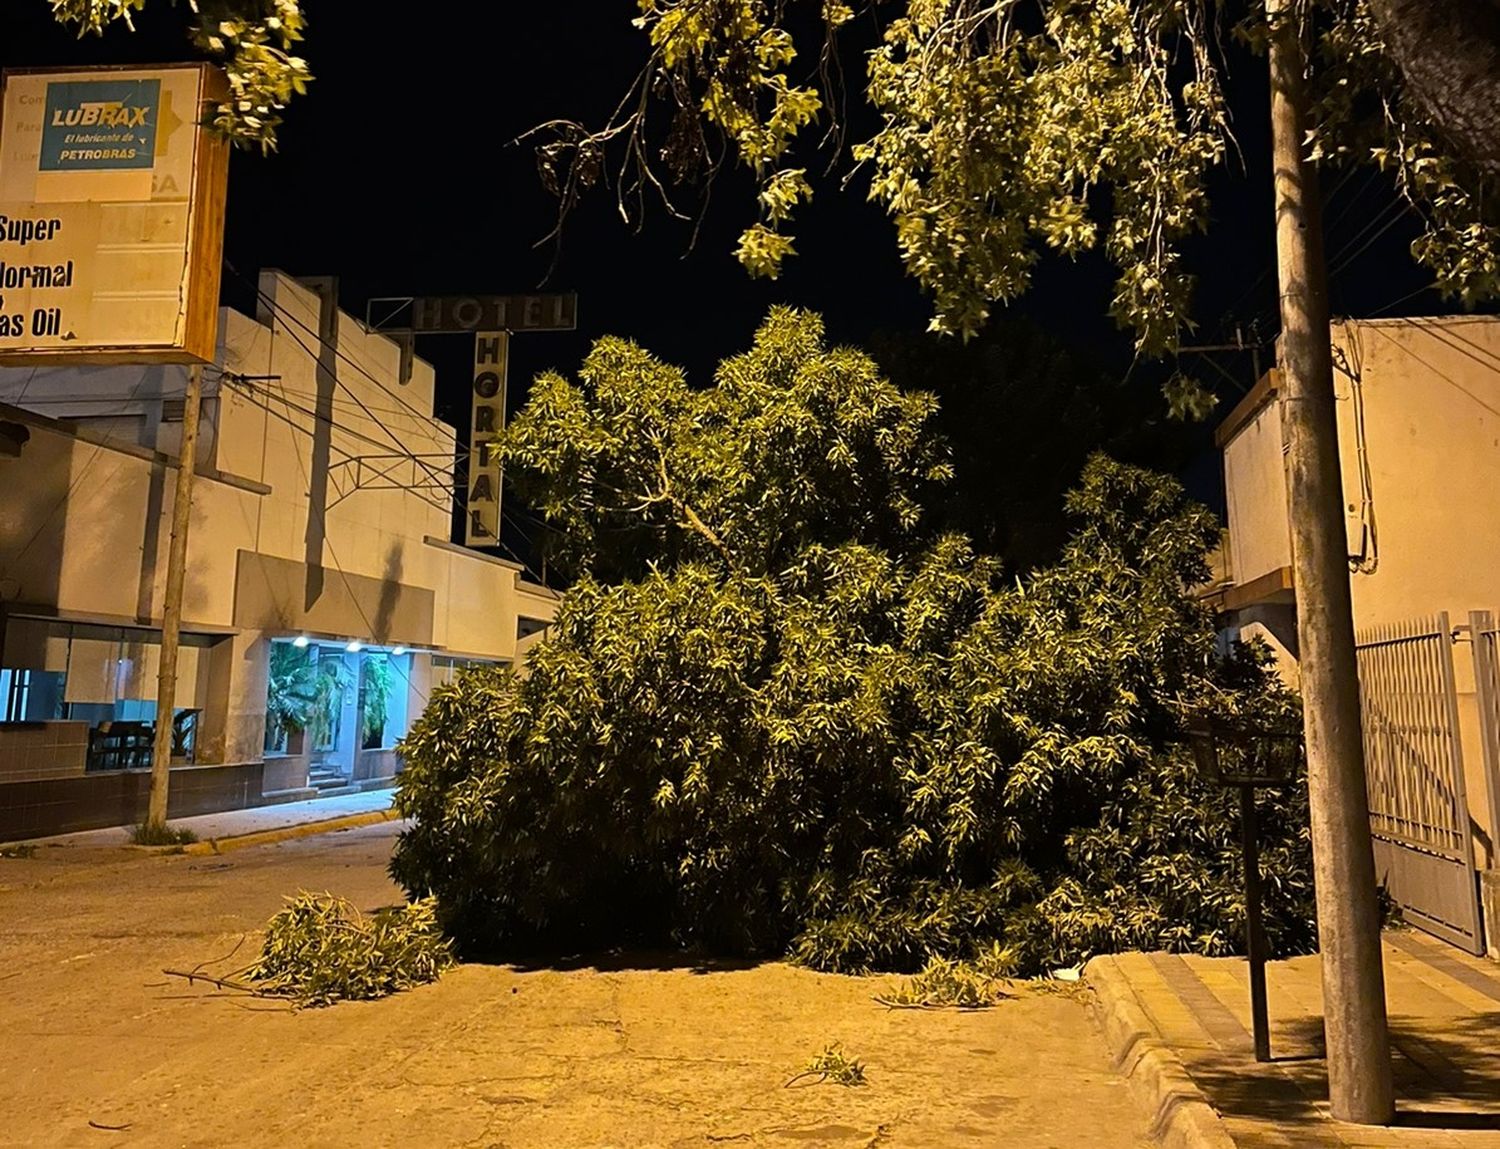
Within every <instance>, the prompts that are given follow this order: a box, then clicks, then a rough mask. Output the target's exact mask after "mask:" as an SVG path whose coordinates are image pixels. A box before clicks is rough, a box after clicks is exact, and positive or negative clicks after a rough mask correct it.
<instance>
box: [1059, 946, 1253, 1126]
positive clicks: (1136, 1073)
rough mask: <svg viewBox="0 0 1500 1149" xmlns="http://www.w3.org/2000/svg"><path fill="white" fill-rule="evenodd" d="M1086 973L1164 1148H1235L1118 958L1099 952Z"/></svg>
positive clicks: (1125, 1071)
mask: <svg viewBox="0 0 1500 1149" xmlns="http://www.w3.org/2000/svg"><path fill="white" fill-rule="evenodd" d="M1084 978H1085V980H1086V981H1087V982H1088V984H1089V985H1090V986H1091V987H1092V988H1093V990H1094V996H1093V1005H1094V1014H1095V1016H1096V1017H1097V1018H1098V1020H1099V1024H1100V1026H1101V1027H1102V1028H1103V1030H1104V1039H1105V1041H1106V1042H1107V1043H1108V1045H1109V1052H1110V1058H1111V1061H1112V1063H1113V1065H1114V1068H1115V1070H1116V1072H1118V1073H1119V1074H1120V1076H1122V1077H1123V1078H1125V1081H1126V1084H1127V1085H1128V1086H1129V1087H1130V1092H1131V1095H1132V1096H1134V1097H1135V1099H1136V1102H1137V1104H1139V1105H1140V1107H1141V1108H1142V1110H1143V1111H1144V1112H1145V1113H1146V1115H1147V1117H1148V1118H1149V1119H1150V1122H1151V1132H1152V1134H1153V1136H1155V1137H1156V1138H1157V1139H1158V1140H1159V1141H1160V1143H1161V1144H1162V1146H1163V1147H1164V1149H1235V1144H1234V1138H1232V1137H1231V1136H1230V1135H1229V1131H1228V1130H1227V1129H1226V1128H1225V1127H1224V1122H1223V1119H1222V1118H1221V1117H1220V1116H1219V1113H1218V1110H1216V1109H1215V1108H1214V1107H1213V1106H1212V1105H1210V1104H1209V1102H1208V1098H1207V1097H1205V1096H1204V1094H1203V1091H1202V1090H1200V1089H1199V1088H1198V1086H1197V1085H1196V1084H1195V1083H1194V1081H1193V1079H1192V1077H1191V1076H1190V1075H1189V1074H1188V1071H1187V1069H1186V1067H1185V1066H1184V1065H1183V1064H1182V1059H1181V1058H1180V1057H1178V1056H1177V1054H1176V1053H1175V1052H1174V1051H1173V1050H1172V1048H1171V1047H1170V1046H1169V1045H1167V1044H1166V1042H1164V1041H1162V1039H1161V1038H1160V1037H1158V1036H1157V1033H1156V1028H1155V1026H1153V1025H1152V1024H1151V1022H1150V1021H1149V1020H1148V1019H1147V1017H1146V1013H1145V1011H1144V1010H1143V1009H1142V1008H1141V1005H1140V1002H1139V1001H1138V1000H1137V998H1136V996H1135V992H1134V991H1133V990H1132V989H1131V988H1130V980H1129V978H1127V977H1126V976H1125V974H1124V973H1122V972H1121V970H1120V967H1119V962H1118V961H1117V960H1116V959H1115V958H1114V957H1110V956H1106V957H1096V958H1094V959H1093V960H1092V961H1090V962H1089V963H1088V966H1087V967H1086V968H1085V970H1084Z"/></svg>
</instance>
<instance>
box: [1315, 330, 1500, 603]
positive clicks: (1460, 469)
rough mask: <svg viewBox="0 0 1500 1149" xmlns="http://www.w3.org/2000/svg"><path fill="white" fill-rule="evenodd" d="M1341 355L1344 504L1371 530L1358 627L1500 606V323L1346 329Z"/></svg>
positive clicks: (1339, 340)
mask: <svg viewBox="0 0 1500 1149" xmlns="http://www.w3.org/2000/svg"><path fill="white" fill-rule="evenodd" d="M1334 346H1335V356H1336V359H1338V360H1339V361H1340V363H1341V366H1342V367H1343V368H1344V369H1343V370H1340V371H1339V372H1337V375H1336V381H1337V392H1338V397H1339V403H1338V410H1339V441H1340V456H1341V462H1342V465H1343V472H1344V478H1345V482H1344V487H1345V505H1346V507H1348V506H1358V505H1359V504H1361V503H1364V504H1366V505H1367V506H1368V513H1367V517H1368V518H1369V520H1370V523H1371V527H1372V529H1371V531H1370V538H1369V539H1368V540H1367V541H1366V542H1365V543H1364V545H1363V547H1351V554H1356V555H1359V556H1360V558H1361V560H1362V561H1361V564H1360V569H1359V570H1358V571H1357V572H1356V573H1355V575H1354V579H1353V583H1352V589H1353V594H1354V610H1355V618H1356V619H1357V621H1358V625H1359V626H1361V627H1366V626H1378V625H1382V624H1385V623H1389V622H1398V621H1401V620H1403V619H1408V618H1412V617H1414V616H1417V615H1424V614H1432V613H1433V612H1435V611H1437V610H1448V611H1451V612H1453V614H1454V615H1455V616H1457V615H1461V614H1465V613H1466V612H1467V611H1470V610H1475V609H1492V610H1493V609H1500V530H1496V529H1495V524H1496V523H1497V522H1500V319H1494V318H1474V317H1467V318H1462V317H1461V318H1451V319H1441V320H1430V319H1424V320H1373V321H1362V322H1358V323H1344V324H1340V325H1339V326H1337V327H1336V328H1335V339H1334ZM1351 375H1352V376H1355V377H1357V379H1358V382H1356V381H1355V380H1354V379H1352V378H1351ZM1362 472H1363V474H1364V475H1365V476H1367V478H1365V479H1364V480H1363V481H1362V480H1361V473H1362ZM1355 517H1356V516H1355V515H1354V514H1351V518H1355ZM1350 534H1351V539H1355V538H1357V536H1356V535H1355V532H1354V531H1353V530H1352V529H1351V532H1350Z"/></svg>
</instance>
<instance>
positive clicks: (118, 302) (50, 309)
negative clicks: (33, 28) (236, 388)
mask: <svg viewBox="0 0 1500 1149" xmlns="http://www.w3.org/2000/svg"><path fill="white" fill-rule="evenodd" d="M223 90H224V80H223V77H222V76H221V74H220V73H218V72H217V71H215V70H214V69H212V68H210V67H208V66H207V65H203V64H185V65H170V66H166V67H160V68H94V69H86V70H73V71H10V72H6V73H5V74H4V78H3V83H0V363H9V364H27V363H31V364H34V363H37V362H51V363H132V362H157V363H195V362H210V361H212V360H213V358H214V352H215V344H216V342H217V332H218V310H219V267H220V262H221V260H222V253H223V230H224V195H225V184H226V182H227V176H228V164H229V155H228V144H227V143H226V142H225V141H224V140H223V139H221V138H219V137H216V136H214V135H212V134H211V133H209V132H208V131H207V130H205V129H204V128H202V127H200V126H199V125H200V122H201V121H202V120H203V119H205V112H206V110H207V108H208V107H209V106H211V104H213V103H215V102H217V101H218V100H219V99H220V98H221V94H222V92H223Z"/></svg>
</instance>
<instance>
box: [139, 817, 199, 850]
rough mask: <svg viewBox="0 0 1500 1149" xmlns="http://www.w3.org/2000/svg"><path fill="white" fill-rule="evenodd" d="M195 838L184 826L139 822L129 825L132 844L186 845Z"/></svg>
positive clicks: (196, 836) (195, 835)
mask: <svg viewBox="0 0 1500 1149" xmlns="http://www.w3.org/2000/svg"><path fill="white" fill-rule="evenodd" d="M197 840H198V835H197V834H195V833H193V831H192V830H189V829H188V828H187V827H186V826H169V825H167V823H165V822H139V823H137V824H136V825H134V826H132V827H130V844H131V845H133V846H186V845H190V844H191V843H193V842H196V841H197Z"/></svg>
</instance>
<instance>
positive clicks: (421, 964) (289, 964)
mask: <svg viewBox="0 0 1500 1149" xmlns="http://www.w3.org/2000/svg"><path fill="white" fill-rule="evenodd" d="M286 901H287V904H286V907H285V908H284V909H282V910H280V911H278V912H277V914H276V915H275V916H274V917H273V918H272V919H271V920H270V922H269V923H268V924H267V926H266V939H265V942H264V944H263V945H262V947H261V954H260V959H259V960H258V961H257V962H256V963H255V964H254V965H252V966H250V967H249V969H248V970H246V971H245V976H246V978H247V979H248V980H249V981H251V982H254V983H255V992H257V993H261V994H265V995H268V996H273V997H288V998H291V999H293V1000H294V1001H295V1002H296V1003H297V1004H298V1005H305V1006H316V1005H332V1004H333V1003H334V1002H336V1001H367V1000H369V999H371V998H377V997H386V996H388V995H389V994H393V993H398V992H400V991H401V990H403V989H410V988H411V987H412V986H416V985H425V984H426V983H428V982H431V981H436V980H437V979H438V978H439V977H440V976H441V975H442V973H443V971H444V970H446V969H447V968H448V967H449V966H451V965H453V961H454V959H453V950H452V947H451V945H450V944H449V943H448V941H447V940H446V939H445V938H444V937H443V935H442V931H441V930H440V929H439V928H438V924H437V917H436V914H435V912H434V906H433V903H432V900H431V899H430V898H422V899H418V900H416V901H414V902H411V903H409V904H407V905H404V906H389V907H387V908H385V909H382V910H377V911H376V912H375V913H374V914H373V915H371V916H369V917H366V916H365V915H364V914H362V913H360V912H359V910H357V909H356V908H355V907H354V906H353V905H351V904H350V903H349V902H347V901H345V900H344V899H343V898H336V897H334V896H333V895H331V894H311V893H308V892H306V891H302V892H299V893H298V894H296V895H295V896H294V897H290V898H287V899H286Z"/></svg>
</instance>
